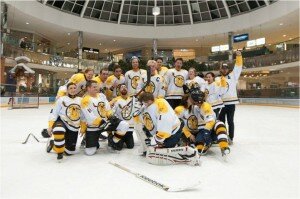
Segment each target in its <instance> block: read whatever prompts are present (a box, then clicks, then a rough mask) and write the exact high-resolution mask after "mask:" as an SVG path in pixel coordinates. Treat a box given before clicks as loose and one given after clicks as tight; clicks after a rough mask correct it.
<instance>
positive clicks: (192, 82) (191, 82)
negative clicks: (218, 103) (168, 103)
mask: <svg viewBox="0 0 300 199" xmlns="http://www.w3.org/2000/svg"><path fill="white" fill-rule="evenodd" d="M185 83H186V85H187V86H188V88H191V87H192V86H194V87H199V88H200V90H201V91H202V92H204V91H205V85H206V82H205V80H204V79H202V78H201V77H199V76H196V77H195V78H194V79H188V80H186V82H185Z"/></svg>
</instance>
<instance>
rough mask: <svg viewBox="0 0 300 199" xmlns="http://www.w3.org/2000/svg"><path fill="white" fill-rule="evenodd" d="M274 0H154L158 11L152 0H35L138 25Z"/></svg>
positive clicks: (190, 19)
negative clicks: (157, 10)
mask: <svg viewBox="0 0 300 199" xmlns="http://www.w3.org/2000/svg"><path fill="white" fill-rule="evenodd" d="M276 1H277V0H267V1H264V0H157V1H156V2H157V6H158V7H160V15H158V16H157V17H156V18H155V17H154V16H153V15H152V8H153V7H154V3H155V2H154V0H124V1H122V0H86V1H78V0H64V1H62V0H55V1H49V0H48V1H46V0H38V2H41V3H44V4H45V5H47V6H51V7H53V8H56V9H59V10H61V11H64V12H68V13H71V14H74V15H77V16H80V17H84V18H89V19H94V20H99V21H105V22H110V23H120V24H130V25H140V26H170V25H171V26H174V25H183V24H196V23H203V22H210V21H214V20H220V19H225V18H228V17H235V16H238V15H240V14H243V13H247V12H251V11H253V10H256V9H259V8H261V7H265V6H267V4H272V3H274V2H276Z"/></svg>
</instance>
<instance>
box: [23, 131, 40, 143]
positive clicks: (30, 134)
mask: <svg viewBox="0 0 300 199" xmlns="http://www.w3.org/2000/svg"><path fill="white" fill-rule="evenodd" d="M30 136H32V137H33V138H34V139H35V140H36V141H37V142H40V141H39V140H38V139H37V138H36V137H35V135H33V134H32V133H29V134H28V136H27V138H26V140H25V141H24V142H22V144H26V143H27V141H28V140H29V137H30Z"/></svg>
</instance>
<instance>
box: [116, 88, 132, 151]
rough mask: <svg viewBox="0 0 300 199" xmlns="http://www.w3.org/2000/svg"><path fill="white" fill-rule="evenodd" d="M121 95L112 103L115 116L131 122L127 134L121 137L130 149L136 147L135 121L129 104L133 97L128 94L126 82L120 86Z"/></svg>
mask: <svg viewBox="0 0 300 199" xmlns="http://www.w3.org/2000/svg"><path fill="white" fill-rule="evenodd" d="M119 92H120V96H118V97H116V98H114V99H113V100H112V101H111V102H110V104H111V105H112V106H113V108H112V109H113V112H114V113H115V116H116V117H117V118H119V119H120V120H122V121H126V122H127V123H128V124H129V129H128V131H127V132H126V134H125V135H124V136H123V138H122V139H121V141H122V142H124V143H125V144H126V147H127V148H128V149H132V148H133V147H134V140H133V135H132V133H133V131H134V123H133V117H132V115H131V114H130V113H129V112H130V107H129V106H128V105H127V104H128V103H129V102H130V101H131V100H132V97H129V96H128V95H127V87H126V85H125V84H121V85H120V86H119Z"/></svg>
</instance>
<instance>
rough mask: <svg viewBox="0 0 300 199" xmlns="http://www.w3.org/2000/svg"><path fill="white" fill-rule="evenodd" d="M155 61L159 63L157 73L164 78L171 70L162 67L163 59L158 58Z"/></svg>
mask: <svg viewBox="0 0 300 199" xmlns="http://www.w3.org/2000/svg"><path fill="white" fill-rule="evenodd" d="M155 61H156V63H157V65H156V70H157V73H158V74H159V75H160V76H162V77H163V78H164V76H165V74H166V73H167V71H168V70H169V69H168V68H167V67H165V66H163V65H162V63H163V59H162V58H161V57H158V58H156V59H155Z"/></svg>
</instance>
